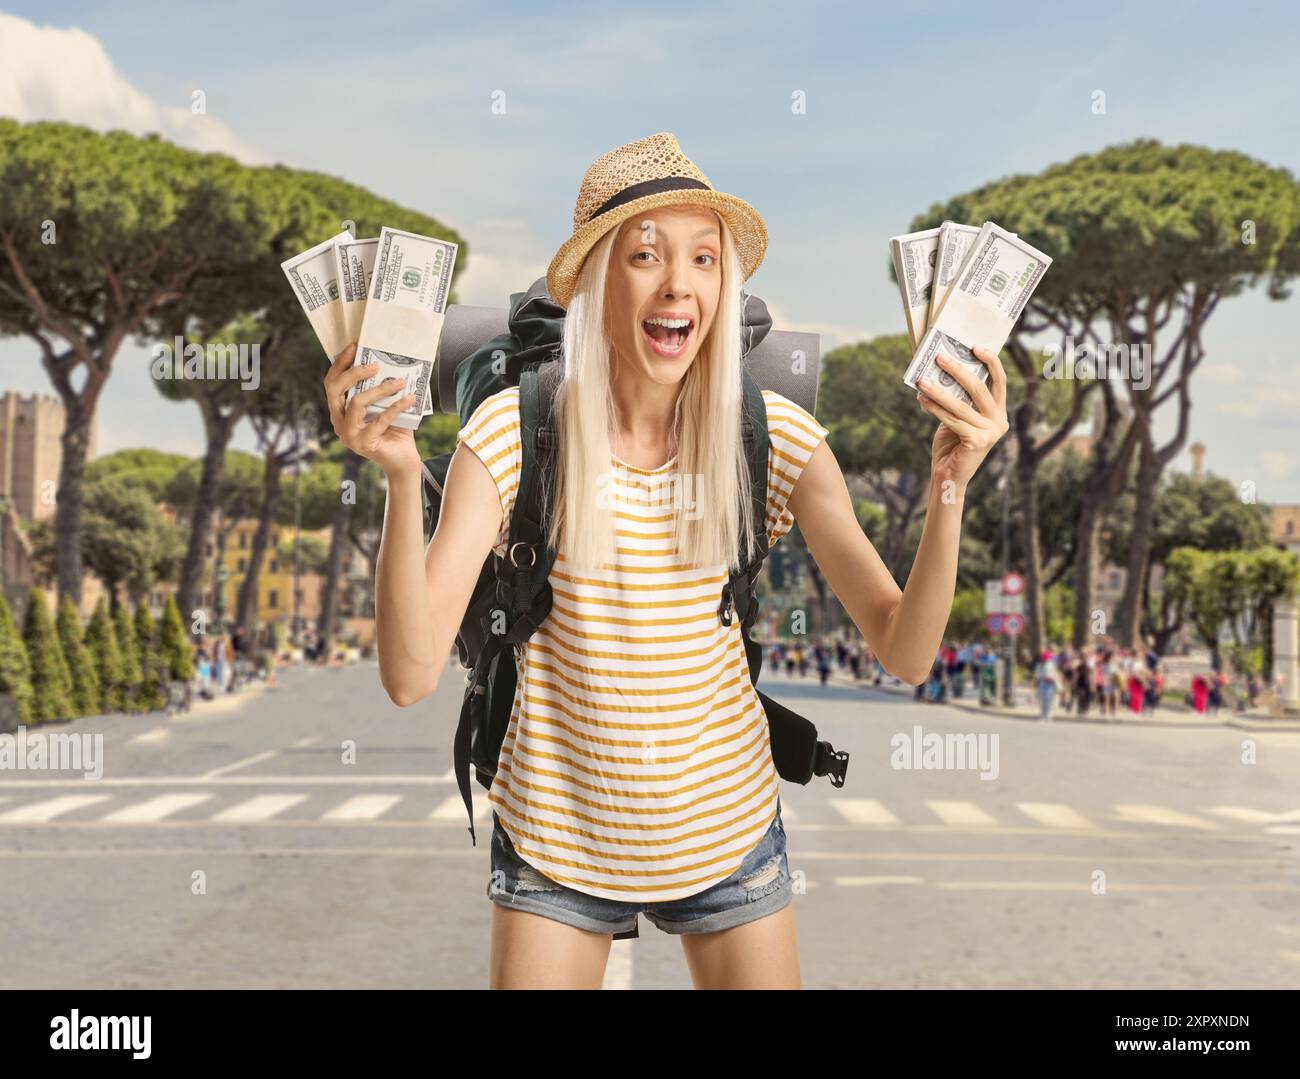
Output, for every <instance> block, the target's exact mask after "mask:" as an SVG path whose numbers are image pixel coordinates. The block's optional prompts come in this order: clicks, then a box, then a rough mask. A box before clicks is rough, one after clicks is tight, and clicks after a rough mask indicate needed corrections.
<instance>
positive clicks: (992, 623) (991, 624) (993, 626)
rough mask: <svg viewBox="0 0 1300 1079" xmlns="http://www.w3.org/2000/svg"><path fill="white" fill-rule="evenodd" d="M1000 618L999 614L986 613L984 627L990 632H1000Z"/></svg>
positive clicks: (1001, 617)
mask: <svg viewBox="0 0 1300 1079" xmlns="http://www.w3.org/2000/svg"><path fill="white" fill-rule="evenodd" d="M1002 619H1003V616H1002V615H1000V614H990V615H986V616H985V618H984V628H985V629H987V630H988V631H989V632H990V633H993V634H998V633H1001V632H1002Z"/></svg>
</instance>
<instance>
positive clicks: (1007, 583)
mask: <svg viewBox="0 0 1300 1079" xmlns="http://www.w3.org/2000/svg"><path fill="white" fill-rule="evenodd" d="M1024 590H1025V579H1024V577H1022V576H1021V575H1020V574H1019V573H1015V572H1012V573H1007V574H1004V575H1003V577H1002V591H1003V593H1005V594H1006V595H1008V596H1018V595H1020V593H1021V592H1023V591H1024Z"/></svg>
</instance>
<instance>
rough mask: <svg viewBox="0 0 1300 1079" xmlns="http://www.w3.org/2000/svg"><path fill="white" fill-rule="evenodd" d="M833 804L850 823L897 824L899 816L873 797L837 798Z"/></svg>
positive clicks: (832, 801)
mask: <svg viewBox="0 0 1300 1079" xmlns="http://www.w3.org/2000/svg"><path fill="white" fill-rule="evenodd" d="M831 805H833V806H834V807H835V811H836V812H837V813H839V815H840V816H842V817H843V818H844V819H845V820H846V821H848V822H849V823H850V824H897V823H898V818H897V817H896V816H894V814H892V813H891V812H889V810H888V809H886V808H885V807H884V806H883V805H882V804H881V803H880V802H877V801H875V800H874V799H872V798H835V799H832V800H831Z"/></svg>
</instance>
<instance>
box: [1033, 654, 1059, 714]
mask: <svg viewBox="0 0 1300 1079" xmlns="http://www.w3.org/2000/svg"><path fill="white" fill-rule="evenodd" d="M1055 659H1056V655H1055V653H1054V652H1053V651H1052V646H1051V645H1050V644H1049V645H1048V646H1047V647H1046V648H1045V649H1043V651H1042V652H1040V653H1039V654H1038V662H1037V663H1036V664H1034V672H1033V680H1034V689H1035V690H1036V691H1037V693H1038V718H1039V719H1040V720H1050V719H1051V718H1052V700H1053V698H1055V696H1056V692H1057V677H1058V674H1057V669H1056V663H1055Z"/></svg>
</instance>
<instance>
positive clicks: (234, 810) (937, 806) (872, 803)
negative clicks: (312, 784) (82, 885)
mask: <svg viewBox="0 0 1300 1079" xmlns="http://www.w3.org/2000/svg"><path fill="white" fill-rule="evenodd" d="M268 786H270V787H274V784H273V783H268ZM474 794H475V797H474V818H475V822H476V824H488V825H490V824H491V820H492V807H491V805H490V803H489V802H488V800H487V797H486V792H479V791H475V792H474ZM781 817H782V821H783V822H784V824H785V825H786V826H787V828H793V829H795V830H807V831H818V830H828V831H841V830H853V829H857V830H862V831H891V830H904V831H906V830H925V831H933V830H939V831H942V830H945V829H948V830H954V831H975V832H979V831H989V832H997V831H1016V832H1024V831H1026V830H1029V831H1040V832H1042V833H1044V834H1061V835H1064V834H1088V833H1115V832H1122V831H1123V830H1125V829H1128V828H1148V829H1149V828H1155V829H1163V830H1168V831H1170V832H1180V833H1183V834H1188V835H1195V834H1207V833H1214V832H1222V831H1225V830H1229V831H1232V830H1235V831H1241V830H1243V829H1244V830H1250V831H1256V830H1262V831H1263V832H1264V833H1266V834H1281V835H1293V834H1300V809H1297V810H1290V811H1283V812H1273V811H1267V810H1260V809H1257V808H1252V807H1246V806H1232V805H1216V806H1206V807H1202V808H1199V809H1196V810H1194V811H1189V810H1186V809H1178V808H1174V807H1171V806H1164V805H1155V804H1150V803H1116V804H1114V805H1111V806H1106V807H1096V808H1093V809H1088V810H1082V809H1079V808H1076V807H1074V806H1071V805H1068V804H1066V803H1063V802H1014V803H1010V804H1008V805H1004V806H998V807H996V808H993V807H989V806H981V805H977V804H976V803H975V802H973V801H960V800H945V799H934V800H921V801H916V802H912V803H907V804H895V805H892V806H891V805H886V804H885V803H884V802H882V801H879V800H875V799H870V798H830V799H825V800H821V801H817V802H811V803H806V804H802V805H799V806H796V805H793V804H791V803H790V802H789V801H788V800H787V798H786V797H785V796H784V795H783V797H782V800H781ZM464 822H465V806H464V803H463V802H462V801H461V799H460V796H459V795H458V794H452V795H445V794H442V793H440V792H437V791H436V790H435V791H427V790H420V791H417V792H416V793H403V794H396V793H382V792H373V793H372V792H367V793H361V794H340V793H333V792H328V791H316V792H312V791H303V790H298V791H294V792H285V791H277V790H274V789H272V790H267V791H264V792H259V793H252V792H249V793H247V794H241V793H239V792H238V788H232V787H230V786H221V787H217V788H216V789H213V790H188V791H169V792H165V793H159V794H145V793H144V792H143V791H141V790H132V789H131V788H130V787H123V788H117V790H116V791H115V792H114V793H103V792H96V793H93V794H56V795H53V796H41V795H40V794H39V793H34V794H26V793H24V794H21V795H14V794H12V793H11V794H7V795H0V829H4V828H7V827H15V826H40V825H97V826H136V827H138V826H147V825H154V824H158V825H161V824H173V825H175V824H194V825H197V824H230V825H258V824H279V823H293V824H304V825H305V824H319V825H325V826H348V825H371V826H383V825H386V824H391V825H399V824H400V825H410V824H426V825H430V826H434V827H437V826H447V827H452V826H454V827H461V826H463V824H464Z"/></svg>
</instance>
